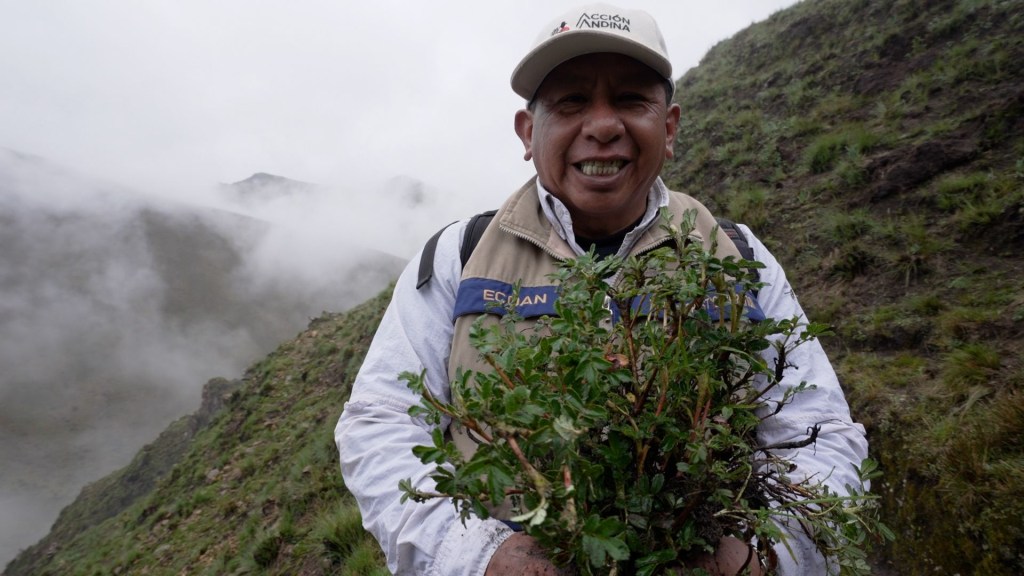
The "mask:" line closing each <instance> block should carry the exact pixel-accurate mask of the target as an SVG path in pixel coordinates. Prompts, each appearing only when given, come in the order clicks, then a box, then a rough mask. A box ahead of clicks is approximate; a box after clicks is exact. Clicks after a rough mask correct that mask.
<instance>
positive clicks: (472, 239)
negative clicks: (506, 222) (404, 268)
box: [416, 210, 758, 290]
mask: <svg viewBox="0 0 1024 576" xmlns="http://www.w3.org/2000/svg"><path fill="white" fill-rule="evenodd" d="M497 212H498V211H497V210H488V211H486V212H481V213H480V214H477V215H476V216H473V217H472V218H470V219H469V223H468V224H467V225H466V234H465V235H464V236H463V238H462V247H461V248H460V250H459V259H460V260H461V261H462V266H463V267H465V266H466V262H469V257H470V256H472V254H473V250H474V249H475V248H476V245H477V244H478V243H479V242H480V237H481V236H483V234H484V230H486V229H487V226H488V225H490V223H491V220H493V219H494V215H495V214H496V213H497ZM715 220H717V221H718V226H719V227H720V228H721V229H722V231H723V232H725V234H726V235H727V236H728V237H729V239H730V240H732V242H733V244H735V245H736V249H737V250H739V252H740V256H742V257H743V259H744V260H753V259H754V248H753V247H751V246H750V243H749V242H747V237H746V236H744V235H743V231H742V230H740V228H739V226H737V225H736V223H735V222H733V221H732V220H729V219H728V218H715ZM452 224H454V222H452V223H451V224H449V225H448V226H451V225H452ZM448 226H445V227H444V228H441V229H440V230H438V231H437V232H436V233H435V234H434V235H433V236H431V237H430V239H429V240H427V243H426V244H424V246H423V254H422V255H420V268H419V276H418V277H417V282H416V289H417V290H419V289H420V288H422V287H424V286H426V285H427V283H428V282H430V279H431V278H433V277H434V252H435V251H436V250H437V241H438V239H439V238H441V234H442V233H443V232H444V231H445V230H446V229H447V228H448ZM752 272H753V273H754V278H755V279H756V278H757V277H758V271H757V269H756V268H755V269H753V270H752Z"/></svg>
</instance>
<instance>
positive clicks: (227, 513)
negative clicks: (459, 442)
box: [4, 292, 390, 576]
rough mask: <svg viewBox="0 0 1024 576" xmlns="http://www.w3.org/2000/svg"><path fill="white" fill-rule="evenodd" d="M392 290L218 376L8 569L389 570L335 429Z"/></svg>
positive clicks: (159, 571)
mask: <svg viewBox="0 0 1024 576" xmlns="http://www.w3.org/2000/svg"><path fill="white" fill-rule="evenodd" d="M389 296H390V293H389V292H385V293H382V294H381V295H379V296H378V297H376V298H374V299H371V300H370V301H368V302H366V303H365V304H363V305H361V306H359V307H357V308H354V309H353V310H351V311H349V312H347V313H345V314H339V315H334V314H328V315H325V316H323V317H321V318H319V319H317V320H314V321H313V322H312V323H311V324H310V326H309V328H308V329H307V330H305V331H303V332H302V333H301V334H299V335H298V337H297V338H296V339H295V340H293V341H290V342H288V343H286V344H284V345H282V346H281V347H280V348H278V349H277V350H276V351H275V352H274V353H272V354H270V355H269V356H268V357H267V358H265V359H264V360H263V361H261V362H259V363H257V364H256V365H254V366H253V367H252V368H250V369H249V370H248V371H247V372H246V374H245V376H244V377H243V378H242V380H241V381H240V382H238V383H235V384H230V383H228V382H226V381H219V382H216V381H215V382H213V383H211V384H210V385H208V386H207V389H206V390H207V393H206V394H205V395H204V396H205V397H206V399H205V401H204V407H205V408H206V411H205V412H201V413H200V414H197V415H196V416H192V417H187V418H183V419H181V420H179V421H178V422H176V423H175V424H173V425H172V427H171V428H170V429H169V430H168V431H167V432H165V434H163V435H162V436H161V437H160V438H159V439H158V440H157V441H156V442H154V443H153V444H151V445H149V446H147V447H146V448H145V449H144V450H143V451H142V452H141V453H140V455H139V456H138V457H136V460H135V461H134V462H133V463H132V464H131V465H130V466H128V467H127V468H126V469H125V470H122V471H120V472H118V473H116V474H114V475H111V476H110V477H108V478H105V479H104V480H101V481H100V482H97V483H96V484H94V485H92V486H89V487H86V488H85V489H84V490H83V491H82V494H81V495H80V497H79V499H78V500H77V501H76V502H75V504H73V505H72V506H70V507H68V508H67V509H66V510H65V511H64V512H63V513H62V514H61V517H60V519H59V520H58V522H57V523H56V525H55V526H54V529H53V531H52V532H51V534H50V536H48V537H47V538H46V539H44V540H43V541H41V542H40V543H38V544H36V545H35V546H32V547H30V548H29V549H27V550H25V551H24V552H23V553H22V554H20V555H19V556H18V557H17V558H16V559H15V560H14V561H13V562H11V563H10V564H9V565H8V566H7V569H6V571H5V572H4V573H5V574H7V575H9V576H14V575H18V574H33V575H43V574H52V575H62V576H63V575H66V574H210V575H219V574H231V573H251V572H258V573H265V574H282V575H283V574H289V575H298V574H306V575H312V574H386V573H387V572H386V571H385V570H382V569H381V566H382V560H381V556H380V551H379V548H378V547H377V544H376V542H375V541H374V540H373V539H372V538H371V537H370V536H368V535H366V534H365V533H364V532H363V530H362V525H361V521H360V518H359V512H358V510H357V509H356V508H355V505H354V503H353V502H352V501H351V498H350V497H349V496H347V495H346V494H345V492H344V483H343V482H342V479H341V475H340V473H339V471H338V466H337V451H336V448H335V447H334V441H333V434H332V431H333V428H334V424H335V422H336V420H337V416H338V412H339V410H340V407H341V406H342V404H343V403H344V400H345V398H346V397H347V395H348V392H349V389H350V386H351V382H352V378H353V377H354V375H355V373H356V370H357V369H358V367H359V364H360V362H361V361H362V357H363V355H365V352H366V348H367V346H368V345H369V342H370V339H371V338H372V336H373V332H374V331H375V329H376V326H377V324H378V322H379V321H380V316H381V314H382V313H383V310H384V307H385V306H386V305H387V301H388V299H389ZM220 405H222V406H220ZM182 438H187V440H188V442H187V444H188V446H187V448H186V449H185V450H181V449H180V444H179V443H180V441H181V439H182ZM157 455H159V457H158V456H157ZM166 469H170V472H169V473H166V474H164V471H165V470H166ZM154 478H160V480H159V481H157V482H156V486H155V488H153V489H152V490H149V491H147V492H146V493H145V494H144V495H142V496H141V497H138V498H134V499H118V498H117V496H118V495H119V494H123V493H128V492H130V491H134V490H136V489H137V487H138V485H139V484H150V483H152V482H153V480H154Z"/></svg>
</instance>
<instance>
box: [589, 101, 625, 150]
mask: <svg viewBox="0 0 1024 576" xmlns="http://www.w3.org/2000/svg"><path fill="white" fill-rule="evenodd" d="M624 131H625V127H624V126H623V124H622V118H621V117H619V113H618V111H617V110H616V109H615V106H614V105H613V104H612V103H611V102H601V101H595V102H594V103H592V104H591V106H590V110H588V111H587V116H586V119H585V121H584V123H583V132H584V136H586V137H587V138H593V139H594V140H597V141H598V142H600V143H602V144H608V143H610V142H614V141H615V140H617V139H619V138H620V137H621V136H622V134H623V132H624Z"/></svg>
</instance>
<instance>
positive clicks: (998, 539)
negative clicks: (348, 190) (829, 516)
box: [6, 0, 1024, 576]
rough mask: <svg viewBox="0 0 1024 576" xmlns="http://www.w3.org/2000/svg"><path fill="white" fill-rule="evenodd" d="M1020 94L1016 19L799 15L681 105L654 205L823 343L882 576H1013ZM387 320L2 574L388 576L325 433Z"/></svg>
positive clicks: (330, 326) (91, 491)
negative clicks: (711, 236) (737, 225)
mask: <svg viewBox="0 0 1024 576" xmlns="http://www.w3.org/2000/svg"><path fill="white" fill-rule="evenodd" d="M1022 95H1024V3H1022V2H1021V0H927V1H919V0H893V1H891V2H870V1H866V0H804V1H803V2H801V3H798V4H796V5H795V6H793V7H791V8H789V9H787V10H783V11H780V12H778V13H776V14H774V15H773V16H772V17H771V18H769V19H768V20H767V21H765V22H762V23H758V24H755V25H753V26H751V27H749V28H747V29H746V30H743V31H741V32H740V33H738V34H737V35H736V36H734V37H733V38H731V39H729V40H726V41H723V42H722V43H720V44H718V45H717V46H715V47H714V48H713V49H712V50H711V51H710V52H709V53H708V54H707V56H706V57H705V58H704V60H703V61H702V62H701V64H700V66H698V67H696V68H694V69H692V70H690V71H689V72H687V73H686V74H685V75H684V76H683V78H681V79H680V80H679V82H678V83H677V96H676V98H677V101H678V102H679V103H680V105H681V106H682V108H683V113H682V126H681V132H680V134H679V137H678V139H677V142H676V158H675V159H674V160H673V161H672V162H671V163H670V164H669V165H667V166H666V169H665V171H664V175H665V178H666V180H667V181H668V183H669V184H670V186H672V187H674V188H676V189H682V190H685V191H689V192H691V193H692V194H694V195H696V196H697V197H699V198H701V199H703V200H705V201H706V202H707V203H708V204H710V205H711V206H712V207H713V208H714V209H715V210H716V211H718V212H721V213H723V214H725V215H728V216H730V217H732V218H733V219H735V220H739V221H743V222H747V223H749V224H751V225H752V226H753V228H754V230H755V231H756V232H757V233H758V234H759V236H760V237H762V238H763V239H764V240H765V241H766V243H767V244H768V245H769V246H770V247H771V248H772V249H773V251H774V252H775V253H776V255H777V256H778V257H779V258H780V260H781V261H782V262H783V264H784V266H785V267H786V269H787V272H788V275H789V279H790V280H791V281H792V282H793V284H794V286H795V289H796V291H797V293H798V294H799V295H800V297H801V301H802V303H803V304H804V306H805V308H806V309H807V310H808V312H809V314H810V315H811V316H812V318H813V319H814V320H817V321H820V322H825V323H828V324H831V325H833V326H835V334H834V336H831V337H829V338H827V339H826V340H825V341H824V344H825V346H826V348H827V350H828V351H829V353H830V355H831V356H832V358H833V359H834V362H835V364H836V367H837V369H838V371H839V372H840V375H841V378H842V381H843V384H844V387H845V389H846V390H847V393H848V397H849V399H850V402H851V406H852V410H853V412H854V417H855V418H856V419H857V420H859V421H862V422H864V424H865V425H866V427H867V429H868V434H869V440H870V442H871V451H872V455H873V456H874V457H875V458H876V459H878V460H879V461H880V462H881V463H882V466H883V468H884V473H885V476H884V478H883V480H882V481H881V482H876V483H875V485H874V491H875V492H876V494H877V495H878V496H879V497H880V501H881V503H882V515H883V518H884V520H885V521H886V522H887V523H888V524H889V525H890V526H891V527H892V528H893V529H894V531H895V532H896V533H897V540H896V541H895V542H894V543H893V544H892V545H890V546H887V547H885V548H883V549H879V550H876V551H875V557H874V558H873V562H874V566H875V568H876V573H878V574H887V575H888V574H909V575H924V574H956V573H959V574H965V575H966V574H974V575H978V576H981V575H985V576H989V575H1016V574H1022V573H1024V560H1022V557H1021V555H1020V551H1021V550H1024V504H1022V503H1024V499H1022V498H1021V495H1022V494H1024V464H1022V462H1024V389H1022V386H1024V364H1022V362H1021V358H1020V350H1022V349H1024V341H1022V340H1024V299H1022V296H1021V295H1022V293H1024V284H1022V280H1021V279H1022V278H1024V257H1022V250H1024V245H1022V239H1024V233H1022V232H1024V162H1022V160H1021V158H1022V157H1024V96H1022ZM508 160H509V161H513V160H514V159H508ZM388 297H389V294H388V293H387V292H383V293H381V294H380V295H379V296H377V297H375V298H373V299H371V300H369V301H367V302H366V303H364V304H363V305H361V306H359V307H357V308H354V309H351V310H350V311H348V312H346V313H344V314H326V315H323V316H321V317H320V318H318V319H316V320H314V321H313V322H312V323H311V324H310V325H309V326H308V328H307V329H306V330H305V331H304V332H302V333H300V334H299V335H298V336H297V337H296V338H295V339H293V340H290V341H288V342H285V343H284V344H282V345H281V346H280V347H279V348H278V349H277V350H276V351H275V352H274V353H272V354H271V355H269V356H267V357H266V358H264V359H263V360H261V361H259V362H257V363H256V364H254V365H252V366H251V367H250V368H249V369H248V370H247V371H245V373H244V375H243V376H242V377H241V378H240V379H239V380H238V381H237V382H231V381H216V382H214V383H212V384H211V385H210V386H209V387H208V388H207V394H206V397H207V398H208V399H209V400H210V403H209V404H208V405H207V404H204V406H205V407H206V410H205V414H206V416H203V417H200V416H199V415H196V416H195V417H194V419H183V420H180V421H178V423H176V425H175V427H172V428H170V429H168V430H167V431H166V433H165V434H164V435H162V436H161V437H160V438H159V439H157V440H156V441H155V442H154V443H153V444H151V445H150V447H148V448H147V449H146V450H143V451H142V452H140V453H139V454H138V455H137V457H136V459H135V460H134V461H133V462H132V464H131V465H130V466H128V467H126V468H124V469H122V470H121V471H119V472H118V473H116V474H114V475H111V476H108V477H107V478H104V479H103V480H101V481H100V482H97V483H95V484H93V485H91V486H89V487H87V488H86V489H85V490H83V492H82V494H81V496H80V497H79V499H78V500H76V502H75V503H74V504H73V505H71V506H69V507H68V508H67V509H65V511H64V513H63V514H62V515H61V519H60V521H58V522H57V523H56V524H55V526H54V528H53V530H52V531H51V533H50V535H49V536H48V537H47V538H45V539H44V540H42V541H41V542H39V543H38V544H37V545H35V546H32V547H30V548H29V549H27V550H26V551H25V552H24V553H23V554H21V555H20V556H19V557H18V558H17V559H16V560H15V561H14V562H12V563H11V564H10V565H9V566H8V568H7V572H6V573H7V574H8V575H9V576H15V575H21V574H66V573H81V574H92V573H103V574H106V573H113V574H133V573H148V574H181V573H189V574H240V573H263V574H309V575H312V574H364V575H365V574H384V573H386V572H385V571H384V569H383V567H382V566H383V564H382V560H381V557H380V553H379V551H378V549H377V545H376V543H375V542H373V540H372V538H371V537H369V536H368V535H367V534H366V533H365V532H363V530H362V528H361V524H360V519H359V514H358V511H357V509H356V507H355V505H354V503H353V501H352V498H351V496H350V495H349V494H347V493H346V492H345V490H344V488H343V483H342V480H341V478H340V474H339V473H338V464H337V454H336V450H335V447H334V445H333V442H332V429H333V427H334V425H335V423H336V420H337V417H338V414H339V413H340V411H341V409H342V406H343V403H344V401H345V399H346V398H347V397H348V393H349V390H350V386H351V384H352V380H353V378H354V376H355V373H356V371H357V370H358V366H359V364H360V362H361V360H362V357H363V355H364V354H365V352H366V348H367V346H368V344H369V342H370V339H371V338H372V335H373V332H374V329H375V327H376V325H377V323H378V322H379V320H380V317H381V314H382V313H383V310H384V307H385V306H386V304H387V301H388ZM218 405H222V407H221V408H220V411H219V412H217V410H216V409H217V407H218ZM211 413H214V415H213V416H209V414H211ZM183 429H187V430H190V432H189V433H188V435H187V437H188V440H187V441H185V442H182V443H181V444H184V445H181V444H175V442H174V439H175V438H181V437H182V434H178V433H176V431H180V430H183ZM158 454H176V455H177V456H173V457H167V458H157V457H155V456H156V455H158ZM171 459H173V460H175V461H176V462H177V463H176V465H175V466H173V468H171V469H170V471H166V470H165V468H164V467H166V463H167V461H168V460H171ZM158 462H160V463H162V464H161V465H160V466H158V465H157V463H158ZM161 466H163V467H161ZM133 486H135V487H138V486H143V487H144V489H142V488H139V489H135V490H132V487H133ZM149 487H152V488H149ZM122 494H131V495H132V497H125V498H119V497H118V496H119V495H122Z"/></svg>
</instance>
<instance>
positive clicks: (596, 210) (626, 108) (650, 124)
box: [516, 54, 679, 238]
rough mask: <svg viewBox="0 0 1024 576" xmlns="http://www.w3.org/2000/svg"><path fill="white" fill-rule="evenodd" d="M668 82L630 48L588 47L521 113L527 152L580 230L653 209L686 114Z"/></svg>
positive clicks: (595, 229) (610, 226) (623, 222)
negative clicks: (592, 50) (650, 195)
mask: <svg viewBox="0 0 1024 576" xmlns="http://www.w3.org/2000/svg"><path fill="white" fill-rule="evenodd" d="M663 83H664V81H663V80H662V79H661V77H659V76H658V74H657V73H656V72H654V71H653V70H651V69H650V68H648V67H647V66H645V65H644V64H641V63H640V62H638V61H636V60H634V59H632V58H629V57H627V56H622V55H619V54H588V55H585V56H579V57H577V58H574V59H572V60H569V61H568V62H565V63H563V64H561V65H560V66H559V67H557V68H555V69H554V70H552V71H551V73H550V74H548V76H547V77H546V78H545V79H544V82H543V83H542V84H541V86H540V88H539V89H538V90H537V95H536V97H535V100H534V101H535V104H534V106H533V110H532V111H531V110H520V111H519V112H517V113H516V134H518V135H519V138H520V139H521V140H522V141H523V145H524V146H525V148H526V154H525V156H524V157H525V158H526V159H527V160H530V159H533V163H534V166H535V167H536V169H537V175H538V177H539V178H540V181H541V183H542V184H543V185H544V187H545V188H546V189H547V190H548V191H549V192H551V193H552V194H553V195H554V196H555V197H557V198H558V199H559V200H561V201H562V202H564V203H565V205H566V206H567V207H568V208H569V211H570V212H571V213H572V217H573V228H574V230H575V231H576V232H577V233H579V234H580V235H582V236H586V237H589V238H602V237H605V236H609V235H611V234H614V233H616V232H618V231H620V230H622V229H624V228H626V227H627V226H629V225H630V224H632V223H633V222H635V221H636V220H638V219H639V218H640V217H641V216H642V215H643V213H644V211H645V210H646V207H647V192H648V190H649V189H650V187H651V185H652V184H653V183H654V180H655V179H656V178H657V177H658V174H659V173H660V172H661V166H662V164H663V163H664V161H665V159H666V158H671V157H672V144H673V142H674V141H675V135H676V126H677V124H678V122H679V106H678V105H677V104H672V105H671V106H669V105H668V104H666V102H665V89H664V85H663Z"/></svg>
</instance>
